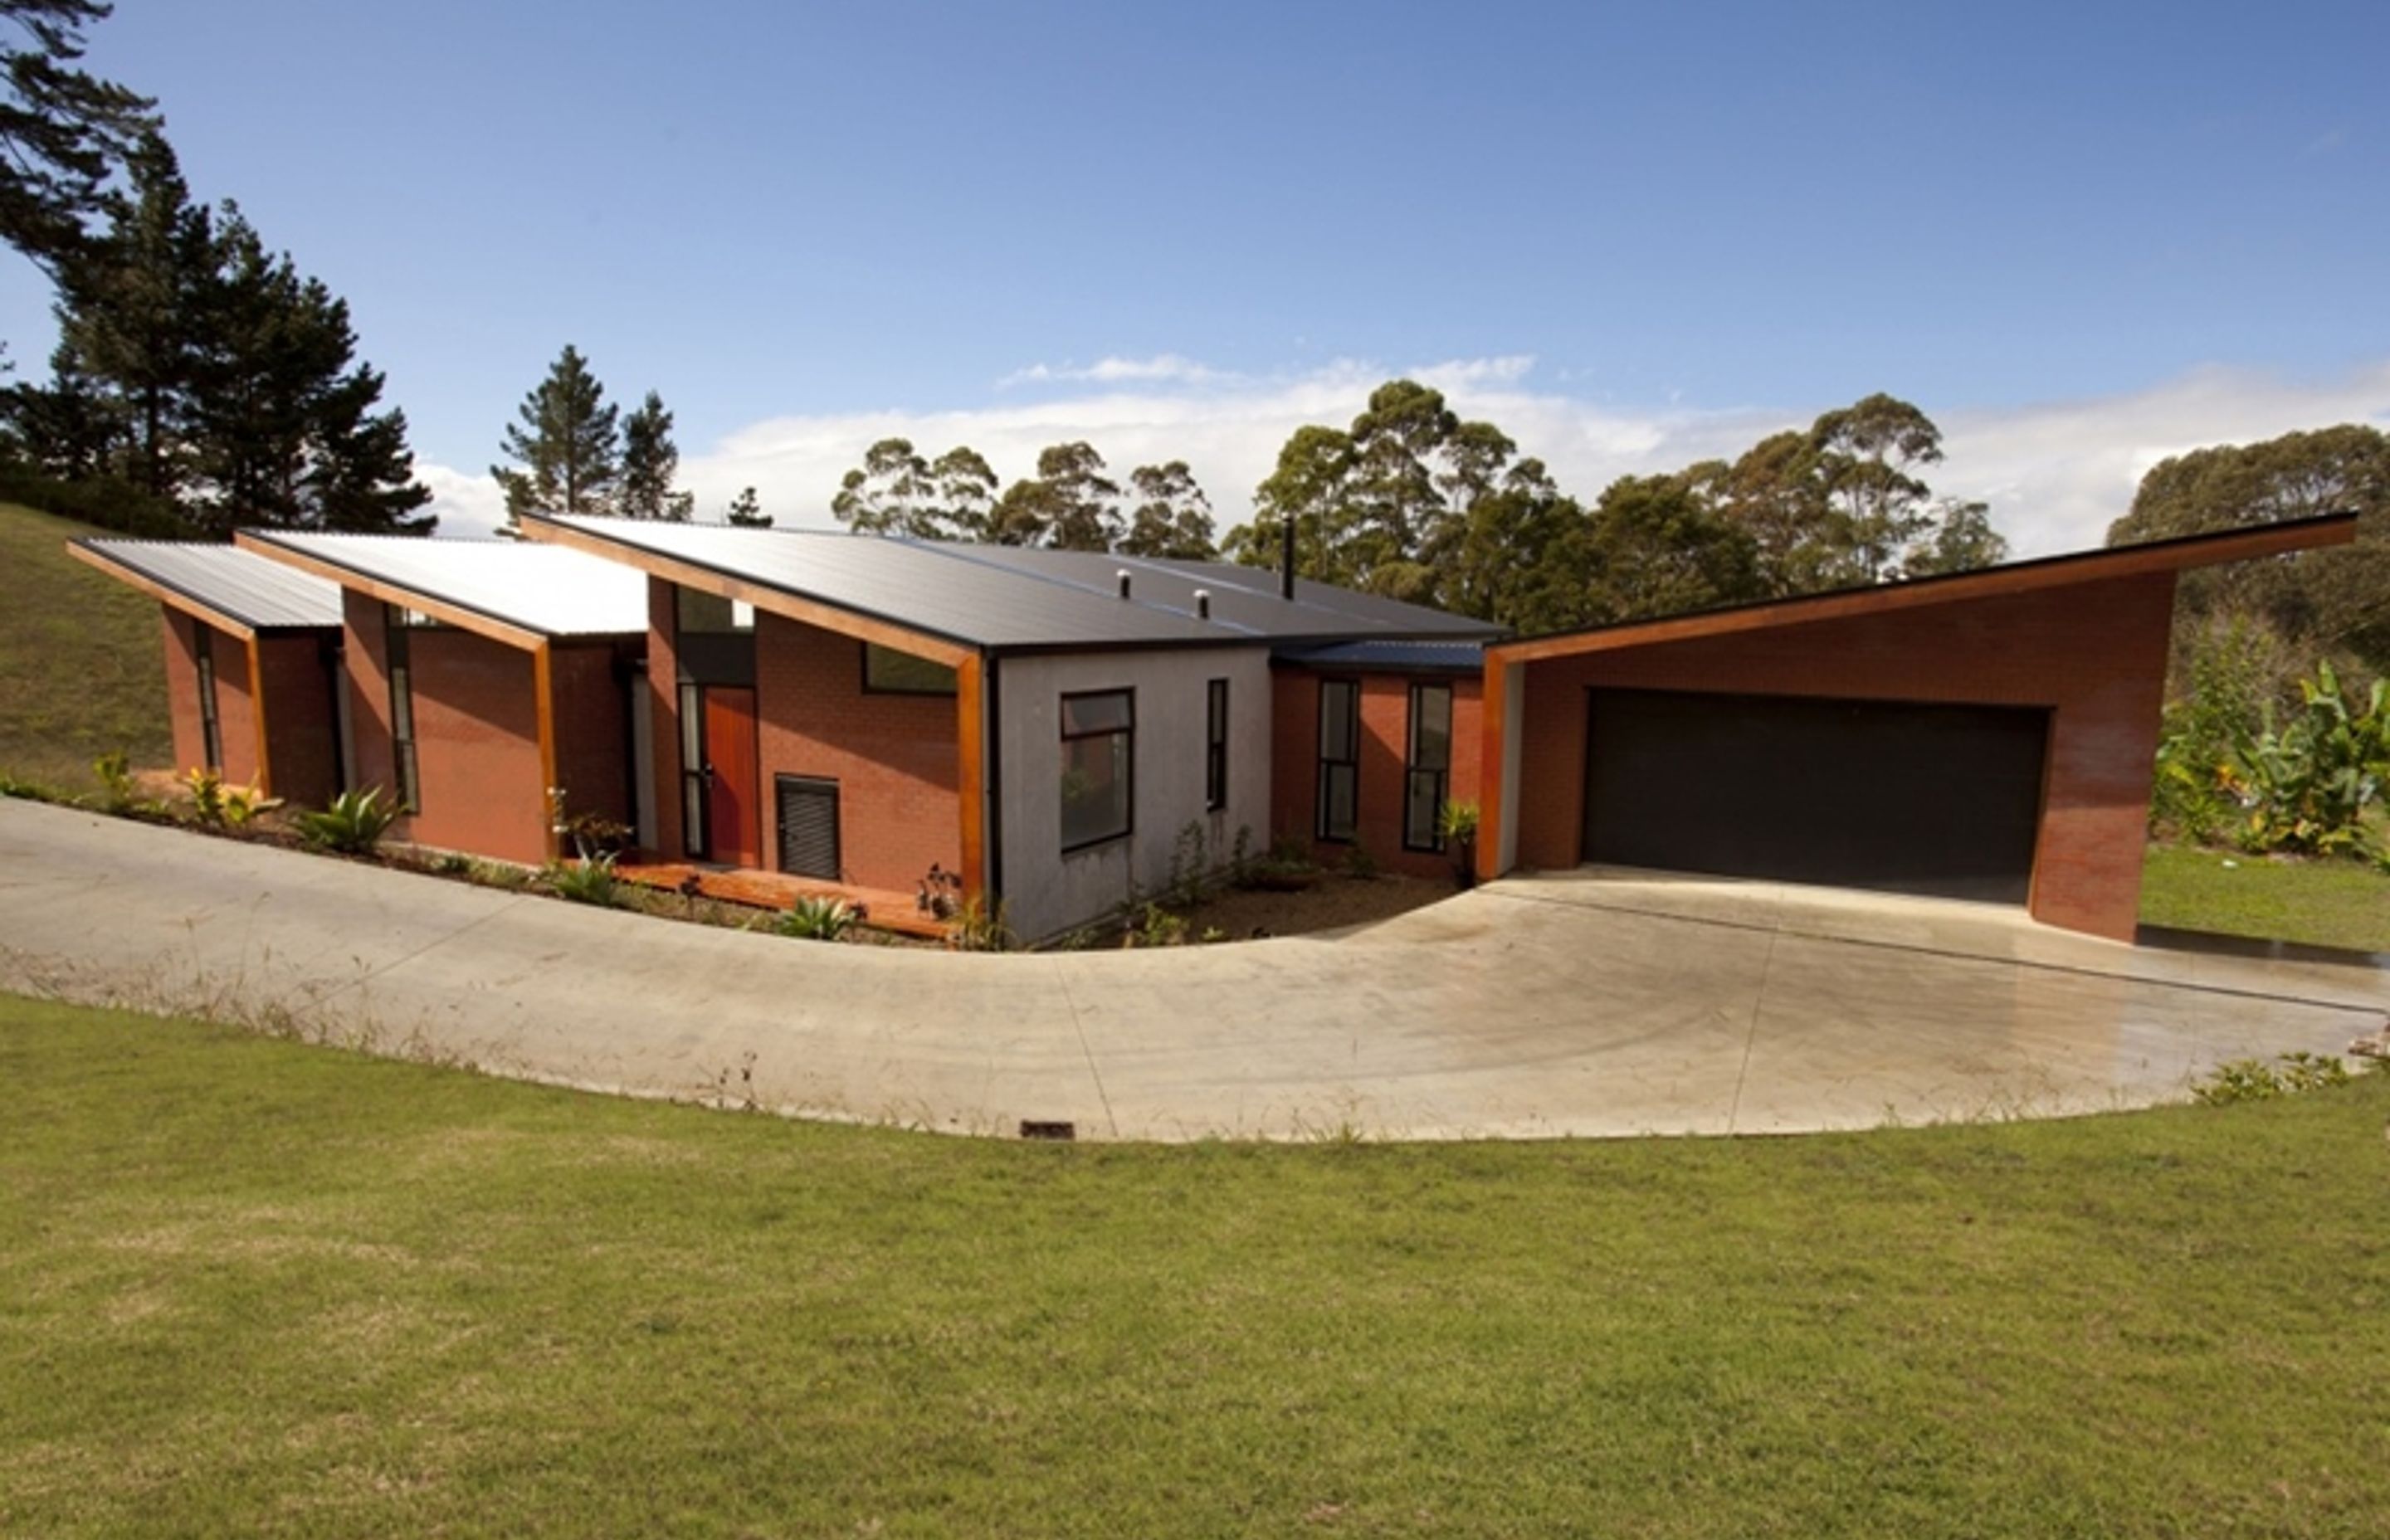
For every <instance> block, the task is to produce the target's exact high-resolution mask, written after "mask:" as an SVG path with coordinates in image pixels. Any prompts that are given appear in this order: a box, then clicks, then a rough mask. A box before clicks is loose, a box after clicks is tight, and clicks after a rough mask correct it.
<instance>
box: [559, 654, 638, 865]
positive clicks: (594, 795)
mask: <svg viewBox="0 0 2390 1540" xmlns="http://www.w3.org/2000/svg"><path fill="white" fill-rule="evenodd" d="M637 652H638V648H637V646H636V644H635V643H624V644H619V645H618V644H616V643H614V642H610V641H570V642H567V641H559V642H557V643H556V644H555V645H554V646H553V647H552V648H550V649H549V652H548V681H549V684H550V685H551V687H553V688H554V689H555V691H556V784H557V785H559V786H560V787H562V788H564V804H565V807H566V808H567V809H568V810H569V811H571V812H573V813H594V814H596V815H598V816H600V817H604V818H610V819H612V820H613V821H614V822H616V823H619V824H623V825H625V826H628V825H631V824H633V823H635V822H636V808H635V807H634V806H633V805H632V801H631V723H630V697H629V695H628V693H627V691H628V690H629V689H630V688H631V687H632V685H631V670H632V666H633V664H634V662H635V661H636V657H637Z"/></svg>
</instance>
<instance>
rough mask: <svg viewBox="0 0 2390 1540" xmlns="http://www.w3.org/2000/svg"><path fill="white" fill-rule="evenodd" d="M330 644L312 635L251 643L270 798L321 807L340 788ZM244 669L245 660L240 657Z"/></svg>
mask: <svg viewBox="0 0 2390 1540" xmlns="http://www.w3.org/2000/svg"><path fill="white" fill-rule="evenodd" d="M329 645H330V644H329V643H328V641H327V640H326V639H325V638H323V637H321V636H318V635H315V634H314V633H312V632H311V633H307V634H305V635H266V636H260V637H259V638H258V640H257V647H258V660H257V662H258V672H259V673H260V674H262V675H263V681H264V685H265V751H266V753H267V755H268V756H269V762H270V764H272V767H273V770H274V794H275V795H276V796H277V797H280V798H282V799H283V800H284V801H285V802H293V803H296V804H299V805H301V806H304V807H321V806H323V805H324V804H325V803H326V802H329V801H331V800H332V798H333V797H334V796H335V795H337V794H338V793H339V791H340V789H341V739H340V724H339V723H338V722H337V721H336V720H335V719H334V717H333V714H332V680H331V678H330V674H329V670H330V667H331V665H330V662H329V661H328V659H327V658H326V657H325V652H326V649H327V648H328V646H329ZM247 665H248V659H247V658H246V657H245V656H244V657H243V659H242V666H243V668H244V669H246V667H247Z"/></svg>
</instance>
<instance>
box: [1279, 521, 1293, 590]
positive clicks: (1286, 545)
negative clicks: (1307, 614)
mask: <svg viewBox="0 0 2390 1540" xmlns="http://www.w3.org/2000/svg"><path fill="white" fill-rule="evenodd" d="M1278 593H1279V597H1280V598H1284V599H1291V598H1292V597H1294V516H1293V515H1292V514H1288V515H1287V516H1286V517H1285V518H1284V519H1283V520H1281V521H1280V522H1279V527H1278Z"/></svg>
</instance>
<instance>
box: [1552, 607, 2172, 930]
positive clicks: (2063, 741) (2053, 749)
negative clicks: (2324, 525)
mask: <svg viewBox="0 0 2390 1540" xmlns="http://www.w3.org/2000/svg"><path fill="white" fill-rule="evenodd" d="M2173 605H2174V579H2173V577H2172V575H2171V574H2165V573H2161V574H2157V575H2154V576H2149V577H2135V578H2122V579H2116V580H2114V581H2110V582H2106V583H2100V584H2078V585H2075V586H2070V587H2066V588H2060V589H2051V590H2044V591H2041V592H2038V593H2032V594H2024V595H2018V596H2013V597H1998V598H1985V599H1976V600H1972V601H1969V602H1967V603H1963V604H1947V605H1934V606H1929V607H1926V608H1923V609H1920V610H1906V611H1900V612H1895V613H1891V614H1882V615H1872V616H1865V617H1861V618H1857V619H1852V620H1840V621H1822V622H1812V623H1810V624H1806V625H1798V626H1785V627H1779V628H1774V629H1769V630H1765V631H1757V632H1750V633H1745V634H1742V635H1731V636H1717V637H1710V638H1705V639H1702V640H1698V641H1689V642H1678V643H1673V644H1663V645H1658V646H1653V647H1649V648H1633V649H1625V650H1620V651H1615V652H1598V653H1590V654H1587V655H1586V656H1583V657H1578V658H1558V659H1549V660H1546V661H1541V662H1535V663H1530V664H1528V665H1527V666H1526V670H1525V674H1526V678H1525V688H1524V690H1523V696H1524V700H1523V707H1522V709H1523V711H1524V712H1525V716H1524V717H1523V722H1522V735H1521V749H1520V753H1521V759H1520V777H1519V782H1520V784H1519V802H1520V806H1519V809H1518V831H1519V847H1518V860H1519V865H1521V866H1529V867H1535V866H1544V867H1557V866H1574V865H1576V864H1577V861H1578V856H1579V850H1580V841H1581V839H1582V827H1583V817H1584V808H1585V749H1586V721H1585V712H1586V701H1585V692H1586V690H1587V688H1589V687H1594V686H1597V685H1603V686H1612V685H1614V686H1631V687H1645V688H1652V689H1677V690H1717V691H1724V692H1743V693H1750V694H1761V695H1811V696H1827V697H1840V698H1844V699H1882V700H1916V701H1949V702H1975V703H1981V704H1985V705H2031V706H2048V707H2051V708H2054V715H2053V717H2052V720H2051V729H2050V746H2049V770H2048V774H2047V776H2046V778H2045V781H2044V785H2043V811H2042V822H2041V831H2040V841H2039V846H2038V850H2037V855H2036V859H2035V869H2034V880H2033V898H2032V905H2031V906H2032V911H2033V914H2034V916H2035V918H2038V919H2041V920H2043V921H2045V922H2047V923H2049V924H2052V925H2061V926H2065V927H2067V928H2069V929H2072V930H2088V931H2090V932H2092V933H2093V934H2096V935H2103V936H2109V937H2112V938H2114V939H2117V940H2130V939H2131V937H2132V934H2133V930H2134V927H2135V925H2136V924H2137V923H2138V917H2139V905H2140V879H2141V851H2142V846H2143V843H2144V839H2145V831H2146V828H2147V822H2148V816H2149V795H2150V776H2151V761H2152V756H2153V755H2154V753H2155V752H2156V749H2157V736H2158V711H2159V706H2160V704H2161V700H2162V697H2163V691H2164V686H2165V664H2166V642H2167V633H2168V628H2169V625H2170V622H2171V618H2172V613H2173Z"/></svg>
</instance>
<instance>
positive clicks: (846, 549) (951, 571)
mask: <svg viewBox="0 0 2390 1540" xmlns="http://www.w3.org/2000/svg"><path fill="white" fill-rule="evenodd" d="M558 522H559V523H562V524H565V525H567V526H569V527H571V528H573V529H577V530H581V531H583V532H585V533H590V534H595V535H598V536H600V537H601V538H604V539H608V540H611V541H615V542H617V543H619V544H621V545H624V546H628V547H632V548H635V549H644V550H647V551H650V552H653V553H655V554H657V555H660V556H665V557H671V558H677V559H679V560H683V561H687V562H690V563H693V564H695V565H698V566H700V567H704V568H707V569H709V570H711V571H717V572H720V573H722V574H724V575H725V576H728V577H736V578H740V579H744V580H746V581H748V582H751V583H756V584H762V585H764V586H765V587H770V588H777V589H779V590H780V591H782V592H784V593H789V594H793V595H798V596H801V597H806V598H811V599H816V600H819V601H820V602H823V603H826V604H830V605H834V606H836V607H837V608H839V609H842V610H851V611H854V613H856V614H860V615H867V616H871V617H874V618H876V619H879V620H883V621H888V622H893V623H895V624H897V625H901V626H905V627H906V628H908V629H911V630H916V631H922V632H927V633H929V634H930V635H936V636H941V637H944V638H947V639H949V640H952V641H956V642H960V643H964V644H966V645H969V646H973V647H986V648H1095V647H1106V646H1114V647H1150V646H1169V645H1173V644H1176V645H1181V646H1190V647H1212V646H1222V645H1233V644H1236V643H1240V642H1246V643H1267V642H1277V641H1292V640H1306V639H1307V640H1329V639H1336V638H1343V637H1350V636H1353V635H1356V634H1364V635H1366V634H1373V633H1374V634H1378V635H1413V634H1429V635H1438V634H1441V635H1450V634H1452V633H1454V632H1459V633H1462V634H1466V635H1497V632H1496V630H1495V628H1493V627H1491V626H1487V625H1484V624H1483V623H1482V622H1475V621H1464V620H1458V619H1457V618H1456V617H1453V616H1449V615H1446V614H1443V613H1440V612H1439V611H1436V610H1424V609H1421V608H1420V607H1418V606H1416V605H1405V604H1397V603H1395V602H1394V601H1393V600H1391V599H1381V598H1377V597H1373V596H1369V595H1355V594H1347V593H1345V591H1344V590H1342V589H1337V588H1331V587H1329V586H1328V585H1327V584H1304V585H1302V589H1301V591H1300V592H1299V593H1298V597H1297V598H1296V600H1295V602H1293V603H1289V602H1288V601H1286V600H1284V599H1281V598H1279V597H1278V594H1277V591H1276V589H1275V588H1274V587H1273V586H1272V584H1273V583H1274V580H1273V579H1272V578H1271V577H1270V575H1269V574H1268V573H1266V572H1263V571H1257V570H1256V569H1253V568H1239V567H1228V566H1220V565H1214V564H1210V563H1201V562H1159V561H1150V560H1144V559H1141V558H1134V557H1121V556H1111V555H1104V554H1099V553H1093V552H1085V551H1047V550H1026V549H1022V547H1019V546H1006V545H959V544H951V543H945V542H937V541H915V540H898V539H881V538H874V537H872V536H868V535H854V534H846V533H835V532H829V531H817V530H745V529H737V528H733V527H730V526H727V525H722V524H663V523H650V522H648V521H645V520H622V519H598V518H589V517H585V516H571V517H566V518H564V519H561V520H558ZM1124 569H1125V570H1126V571H1128V572H1129V573H1130V584H1129V587H1130V597H1128V598H1127V599H1125V600H1124V599H1122V598H1121V597H1119V591H1118V586H1117V584H1116V581H1115V578H1114V574H1115V573H1116V572H1118V571H1122V570H1124ZM1198 588H1202V589H1206V590H1208V591H1209V592H1210V593H1211V595H1212V618H1211V619H1210V620H1208V621H1202V620H1198V619H1196V618H1195V599H1194V595H1195V590H1197V589H1198Z"/></svg>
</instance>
